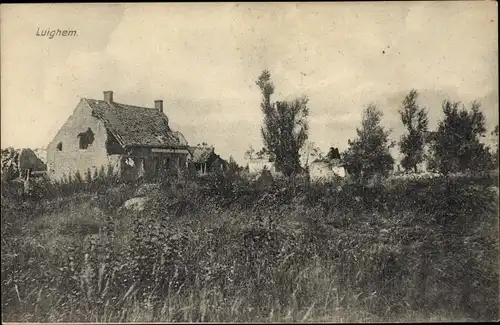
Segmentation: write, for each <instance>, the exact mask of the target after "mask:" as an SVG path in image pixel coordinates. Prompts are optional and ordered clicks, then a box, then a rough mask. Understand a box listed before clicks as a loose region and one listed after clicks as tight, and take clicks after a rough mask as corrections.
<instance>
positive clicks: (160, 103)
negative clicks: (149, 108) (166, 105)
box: [155, 100, 163, 113]
mask: <svg viewBox="0 0 500 325" xmlns="http://www.w3.org/2000/svg"><path fill="white" fill-rule="evenodd" d="M155 108H156V109H157V110H158V111H159V112H161V113H163V100H155Z"/></svg>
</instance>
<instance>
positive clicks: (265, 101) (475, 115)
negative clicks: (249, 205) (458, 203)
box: [246, 70, 498, 180]
mask: <svg viewBox="0 0 500 325" xmlns="http://www.w3.org/2000/svg"><path fill="white" fill-rule="evenodd" d="M256 85H257V86H258V87H259V89H260V91H261V95H262V100H261V104H260V108H261V111H262V114H263V117H264V118H263V124H262V127H261V136H262V140H263V143H264V147H263V148H262V150H260V151H259V152H255V150H254V149H253V148H250V149H249V150H248V151H247V152H246V156H247V157H250V156H257V157H262V156H266V155H267V156H270V157H272V160H273V161H274V163H275V167H276V170H277V171H280V172H282V173H283V174H284V175H285V176H292V175H294V174H298V173H301V172H303V171H304V169H303V167H302V166H301V164H300V156H301V149H303V147H304V146H305V143H306V141H307V139H308V131H309V125H308V116H309V107H308V98H307V96H303V97H299V98H296V99H293V100H290V101H274V102H273V101H272V99H271V96H272V95H273V94H274V90H275V86H274V83H273V82H272V80H271V74H270V72H269V71H268V70H264V71H262V73H261V74H260V76H259V77H258V79H257V81H256ZM418 96H419V93H418V92H417V90H414V89H413V90H411V91H410V92H409V93H408V94H407V95H406V97H405V98H404V100H403V102H402V103H401V107H400V109H399V110H398V112H399V116H400V120H401V123H402V124H403V125H404V128H405V132H404V134H403V135H402V136H401V138H400V139H399V141H393V140H391V138H390V131H389V130H387V129H386V128H385V127H384V126H383V125H382V117H383V115H384V114H383V112H382V110H380V109H379V108H378V107H377V106H376V105H374V104H369V105H368V106H367V107H366V108H365V109H364V111H363V113H362V121H361V125H360V126H359V127H358V128H357V129H356V135H357V136H356V137H355V138H354V139H352V140H351V139H349V140H348V148H347V149H346V150H345V151H344V152H342V153H341V154H340V156H341V161H342V162H343V165H344V167H345V169H346V170H347V172H348V173H349V174H350V175H352V176H353V177H354V178H357V179H360V180H366V179H370V178H372V177H373V176H375V175H380V176H387V175H388V174H389V173H390V172H391V171H392V170H394V164H395V160H394V158H393V157H392V155H391V153H390V150H391V148H394V147H398V148H399V151H400V153H401V154H402V159H401V167H402V168H403V169H404V170H405V171H407V172H417V171H418V167H419V166H420V165H421V164H423V163H427V169H428V170H430V171H433V172H438V173H441V174H449V173H457V172H478V171H485V170H491V169H495V168H498V141H497V144H496V148H490V147H489V146H487V145H486V144H484V143H483V142H481V138H483V137H485V136H486V133H487V130H486V127H485V122H486V118H485V116H484V114H483V112H482V111H481V104H480V103H479V102H477V101H475V102H473V103H472V104H471V107H470V108H467V107H466V106H465V105H462V104H461V103H460V102H455V101H450V100H445V101H443V103H442V107H441V109H442V111H443V113H444V117H443V118H442V120H440V121H439V123H438V127H437V129H436V130H435V131H430V130H429V129H428V124H429V119H428V109H427V108H426V107H422V106H420V105H419V104H418ZM491 134H492V135H493V136H495V137H497V138H498V125H497V126H496V127H495V129H494V130H493V132H492V133H491ZM330 150H332V149H330ZM333 150H335V149H333ZM318 156H322V155H321V154H319V155H318Z"/></svg>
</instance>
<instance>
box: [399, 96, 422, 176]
mask: <svg viewBox="0 0 500 325" xmlns="http://www.w3.org/2000/svg"><path fill="white" fill-rule="evenodd" d="M417 97H418V92H417V91H416V90H412V91H410V93H409V94H408V95H407V96H406V97H405V99H404V101H403V108H401V109H400V110H399V115H400V116H401V122H403V125H404V126H405V127H406V129H407V133H406V134H404V135H403V136H402V137H401V141H400V142H399V147H400V150H401V153H402V154H403V159H402V160H401V166H403V168H404V169H405V170H413V171H414V172H417V166H418V164H420V163H422V162H423V161H424V149H425V148H424V147H425V136H426V133H427V126H428V123H429V121H428V118H427V111H426V109H425V108H421V107H419V106H418V104H417V102H416V100H417Z"/></svg>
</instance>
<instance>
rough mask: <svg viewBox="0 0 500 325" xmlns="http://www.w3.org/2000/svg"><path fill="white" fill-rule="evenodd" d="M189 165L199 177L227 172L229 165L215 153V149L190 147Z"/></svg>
mask: <svg viewBox="0 0 500 325" xmlns="http://www.w3.org/2000/svg"><path fill="white" fill-rule="evenodd" d="M189 153H190V156H189V158H188V159H189V164H191V166H192V168H193V169H194V170H196V173H197V174H198V175H206V174H208V173H212V172H216V171H222V172H224V171H226V170H227V168H228V163H227V161H225V160H224V159H222V158H221V157H220V156H219V155H218V154H216V153H215V149H214V148H213V147H200V146H198V147H190V148H189Z"/></svg>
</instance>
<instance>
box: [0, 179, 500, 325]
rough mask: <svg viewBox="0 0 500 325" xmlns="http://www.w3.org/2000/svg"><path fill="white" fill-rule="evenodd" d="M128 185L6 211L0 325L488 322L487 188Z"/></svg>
mask: <svg viewBox="0 0 500 325" xmlns="http://www.w3.org/2000/svg"><path fill="white" fill-rule="evenodd" d="M83 183H85V182H83ZM88 188H91V186H87V189H88ZM137 188H138V185H135V184H128V185H126V184H122V185H119V186H117V185H113V184H112V185H106V186H102V187H100V188H99V190H98V191H96V193H92V192H91V190H86V189H81V190H78V191H74V192H73V193H75V194H72V193H68V194H67V195H66V196H61V195H59V194H57V195H53V196H51V197H49V198H41V199H36V200H31V201H29V200H26V201H24V203H23V204H22V205H19V202H16V201H14V199H13V198H2V317H3V320H5V321H37V322H38V321H49V322H58V321H64V322H68V321H76V322H79V321H86V322H94V321H95V322H117V321H119V322H123V321H131V322H137V321H139V322H144V321H161V322H177V321H181V322H188V321H205V322H222V321H224V322H225V321H238V322H241V321H279V322H282V321H284V322H288V321H289V322H307V321H331V322H358V321H363V322H365V321H380V320H386V321H391V320H400V321H401V320H403V321H405V320H410V321H420V320H423V321H425V320H467V319H468V320H493V319H497V318H498V307H499V302H498V287H499V284H498V206H497V203H496V202H497V201H498V183H497V180H496V178H494V177H493V178H492V177H489V178H488V177H478V178H472V177H468V178H451V177H448V178H435V179H427V180H397V181H394V182H393V183H384V184H380V185H378V186H372V187H365V186H360V185H356V184H344V183H342V182H340V181H339V182H335V183H324V184H316V185H315V184H312V185H311V184H307V183H301V182H292V183H290V182H288V181H285V180H281V181H278V182H275V184H272V185H270V186H269V187H267V188H265V189H262V188H261V187H258V186H257V185H256V184H255V183H253V182H250V181H246V180H244V179H241V178H239V177H237V176H236V175H232V176H230V177H229V176H227V175H225V176H224V175H214V176H211V177H209V178H205V179H200V180H188V179H184V180H173V181H167V182H163V184H161V186H160V187H159V189H157V190H155V191H152V190H148V191H146V194H147V195H148V197H149V201H148V202H149V203H148V205H147V207H146V209H145V210H144V211H128V210H125V209H123V208H121V207H120V206H121V205H122V204H123V202H124V201H125V200H126V199H128V198H131V197H133V196H135V195H137V193H138V192H137ZM492 188H496V189H497V190H496V192H495V191H492ZM141 191H142V192H144V190H143V189H142V190H140V191H139V192H141ZM4 225H5V226H4Z"/></svg>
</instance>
